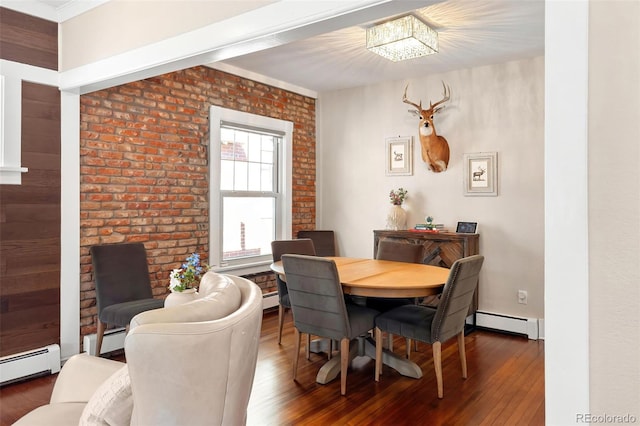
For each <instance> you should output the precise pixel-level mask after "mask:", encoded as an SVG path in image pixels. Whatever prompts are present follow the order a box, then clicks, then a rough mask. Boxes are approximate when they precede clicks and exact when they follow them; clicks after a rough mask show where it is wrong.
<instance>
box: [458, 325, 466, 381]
mask: <svg viewBox="0 0 640 426" xmlns="http://www.w3.org/2000/svg"><path fill="white" fill-rule="evenodd" d="M458 353H459V354H460V365H461V366H462V378H463V379H466V378H467V354H466V352H465V349H464V330H462V331H461V332H460V334H458Z"/></svg>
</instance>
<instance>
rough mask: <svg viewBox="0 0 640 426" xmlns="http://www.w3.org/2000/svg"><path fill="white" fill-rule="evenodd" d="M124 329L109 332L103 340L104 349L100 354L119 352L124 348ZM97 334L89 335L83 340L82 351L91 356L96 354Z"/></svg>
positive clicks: (101, 349)
mask: <svg viewBox="0 0 640 426" xmlns="http://www.w3.org/2000/svg"><path fill="white" fill-rule="evenodd" d="M126 334H127V333H126V332H125V329H124V328H114V329H113V330H107V331H106V332H105V333H104V337H103V338H102V348H100V353H101V354H105V353H107V352H112V351H117V350H118V349H123V348H124V338H125V337H126ZM97 337H98V336H97V335H96V334H89V335H87V336H84V338H83V339H82V349H83V350H84V351H85V352H87V353H88V354H89V355H95V354H96V338H97Z"/></svg>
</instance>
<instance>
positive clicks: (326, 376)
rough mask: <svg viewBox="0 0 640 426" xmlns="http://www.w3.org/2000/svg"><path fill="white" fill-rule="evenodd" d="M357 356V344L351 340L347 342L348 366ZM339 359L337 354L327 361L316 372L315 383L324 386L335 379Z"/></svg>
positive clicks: (338, 372) (338, 367)
mask: <svg viewBox="0 0 640 426" xmlns="http://www.w3.org/2000/svg"><path fill="white" fill-rule="evenodd" d="M357 356H358V342H357V341H355V340H352V341H351V342H349V364H351V361H353V359H354V358H355V357H357ZM340 357H341V355H340V354H339V353H338V354H336V355H334V356H333V358H331V359H330V360H329V361H327V362H326V363H325V364H324V365H323V366H322V367H321V368H320V371H318V374H317V375H316V383H320V384H321V385H326V384H327V383H329V382H330V381H332V380H333V379H335V378H336V377H338V376H339V375H340Z"/></svg>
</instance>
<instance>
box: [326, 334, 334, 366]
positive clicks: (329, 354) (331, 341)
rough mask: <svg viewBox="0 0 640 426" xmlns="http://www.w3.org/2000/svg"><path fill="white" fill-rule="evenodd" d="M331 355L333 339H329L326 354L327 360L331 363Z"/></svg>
mask: <svg viewBox="0 0 640 426" xmlns="http://www.w3.org/2000/svg"><path fill="white" fill-rule="evenodd" d="M332 355H333V339H329V352H328V353H327V359H328V360H329V361H331V356H332Z"/></svg>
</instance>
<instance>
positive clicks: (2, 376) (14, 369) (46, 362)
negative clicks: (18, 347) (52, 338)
mask: <svg viewBox="0 0 640 426" xmlns="http://www.w3.org/2000/svg"><path fill="white" fill-rule="evenodd" d="M59 371H60V346H58V345H49V346H45V347H44V348H40V349H34V350H32V351H27V352H21V353H18V354H14V355H8V356H4V357H2V358H0V384H3V385H4V384H7V383H11V382H15V381H17V380H21V379H24V378H27V377H31V376H37V375H43V374H55V373H57V372H59Z"/></svg>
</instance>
